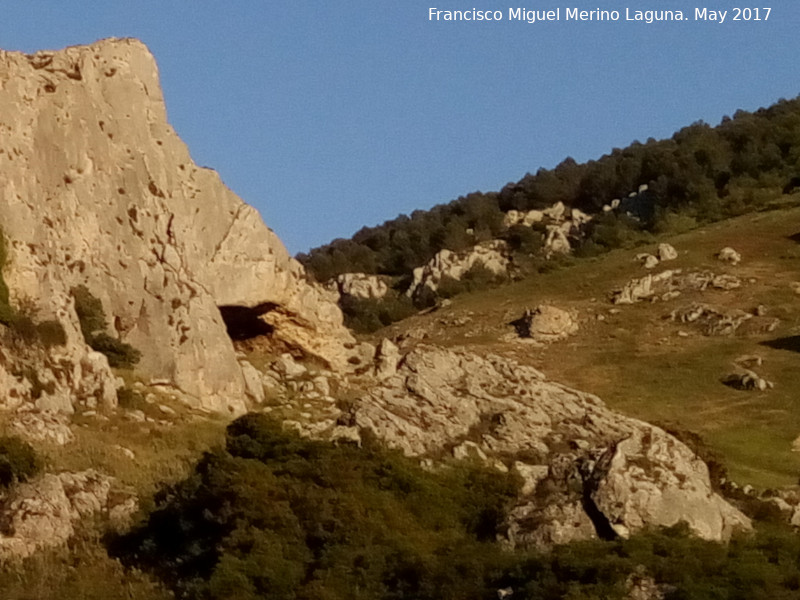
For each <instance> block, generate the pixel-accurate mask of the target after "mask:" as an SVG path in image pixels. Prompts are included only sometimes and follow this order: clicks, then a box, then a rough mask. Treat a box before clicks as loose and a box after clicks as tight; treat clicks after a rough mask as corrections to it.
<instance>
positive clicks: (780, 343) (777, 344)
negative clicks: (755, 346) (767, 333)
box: [759, 335, 800, 352]
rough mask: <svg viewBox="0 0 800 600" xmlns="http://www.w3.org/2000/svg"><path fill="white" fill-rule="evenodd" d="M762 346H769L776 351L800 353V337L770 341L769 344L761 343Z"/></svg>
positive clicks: (792, 336) (794, 336) (791, 336)
mask: <svg viewBox="0 0 800 600" xmlns="http://www.w3.org/2000/svg"><path fill="white" fill-rule="evenodd" d="M759 345H761V346H767V347H768V348H773V349H775V350H789V351H791V352H800V335H790V336H787V337H782V338H777V339H774V340H769V341H767V342H760V344H759Z"/></svg>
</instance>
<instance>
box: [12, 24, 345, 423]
mask: <svg viewBox="0 0 800 600" xmlns="http://www.w3.org/2000/svg"><path fill="white" fill-rule="evenodd" d="M0 131H1V132H2V136H1V137H0V140H2V141H0V206H2V217H1V218H0V226H1V227H2V229H3V232H4V234H5V238H6V240H7V246H8V261H7V264H6V265H5V268H4V271H3V272H4V275H5V279H6V281H7V283H8V286H9V288H10V290H11V296H12V302H13V303H14V304H15V305H17V306H19V305H21V304H23V303H27V304H28V305H32V308H33V309H35V311H36V314H37V315H38V317H39V318H41V319H56V320H58V321H59V322H60V323H62V325H63V326H64V328H65V330H66V333H67V338H68V343H67V345H66V346H65V347H64V349H63V353H64V354H65V359H66V360H67V362H69V363H70V364H71V365H83V364H84V363H86V365H87V368H88V367H91V368H97V369H101V370H104V371H105V372H106V373H108V366H107V365H105V366H104V365H101V364H89V363H92V362H93V361H94V363H97V362H98V361H95V359H94V358H92V355H91V354H90V353H89V350H88V348H87V346H86V344H85V343H84V341H83V338H82V335H81V333H80V329H79V327H78V325H77V319H76V314H75V309H74V303H73V300H72V298H71V295H70V289H71V288H73V287H74V286H78V285H85V286H86V287H87V288H88V289H89V290H90V292H91V293H92V294H93V295H95V296H96V297H98V298H99V299H100V300H101V301H102V304H103V307H104V309H105V313H106V315H107V318H108V323H107V332H108V333H109V334H110V335H112V336H113V337H116V338H119V339H120V340H122V341H124V342H126V343H129V344H131V345H133V346H134V347H135V348H137V349H139V350H140V351H141V352H142V359H141V362H140V363H139V365H138V368H139V369H140V371H141V372H142V373H144V374H145V375H146V376H149V377H153V378H159V379H164V380H167V381H169V382H170V383H171V384H172V385H173V386H175V387H176V388H179V389H180V390H181V391H182V392H184V393H185V394H186V395H187V396H188V397H191V398H194V402H196V403H197V404H198V405H200V406H203V407H205V408H210V409H214V410H218V411H225V412H227V411H228V410H231V411H233V412H240V411H242V410H243V409H244V397H245V380H244V377H243V375H242V371H241V368H240V366H239V364H238V362H237V360H236V357H235V353H234V350H233V346H232V343H231V340H230V339H229V334H228V331H227V329H228V328H229V327H230V323H228V324H227V327H226V323H225V322H224V321H223V317H222V315H221V314H220V310H219V307H223V308H224V307H233V308H236V309H238V310H239V311H240V313H239V314H242V312H244V313H247V311H250V312H249V313H248V314H247V316H249V317H250V318H252V319H253V320H257V321H259V322H261V323H262V324H263V326H264V332H265V333H269V334H270V335H272V336H274V337H275V338H276V339H278V340H280V342H281V343H284V344H286V345H288V346H291V347H293V348H296V349H298V350H299V351H302V352H303V353H306V354H309V355H313V356H315V357H317V358H319V359H321V360H322V361H324V362H325V363H327V364H329V365H330V366H331V367H333V368H344V367H345V366H346V360H347V352H346V351H345V349H344V348H343V342H347V341H350V340H351V338H350V336H349V334H348V333H347V331H346V330H345V329H344V328H343V327H342V324H341V313H340V311H339V309H338V307H337V306H336V305H335V303H334V302H331V301H330V299H329V297H328V294H327V293H326V292H324V291H323V290H322V289H321V288H317V287H314V286H312V285H309V284H308V283H307V281H306V278H305V274H304V271H303V268H302V267H301V266H300V264H299V263H297V262H296V261H295V260H293V259H292V258H291V257H290V256H289V255H288V253H287V251H286V249H285V248H284V247H283V245H282V244H281V242H280V241H279V240H278V238H277V237H276V236H275V234H274V233H273V232H272V231H271V230H270V229H269V228H267V227H266V226H265V225H264V223H263V222H262V220H261V218H260V216H259V215H258V213H257V212H256V210H255V209H253V208H252V207H250V206H248V205H246V204H244V203H243V202H242V201H241V200H240V199H239V198H238V197H236V196H235V195H234V194H233V193H232V192H231V191H230V190H228V189H227V188H226V187H225V186H224V185H223V184H222V182H221V180H220V178H219V176H218V175H217V174H216V173H215V172H214V171H211V170H209V169H205V168H199V167H197V166H196V165H195V164H194V162H193V161H192V159H191V157H190V156H189V152H188V150H187V148H186V146H185V145H184V144H183V142H181V140H180V139H179V138H178V136H177V135H176V134H175V132H174V130H173V129H172V128H171V127H170V126H169V124H168V123H167V118H166V111H165V107H164V100H163V98H162V95H161V90H160V86H159V81H158V72H157V68H156V65H155V61H154V60H153V57H152V56H151V55H150V53H149V52H148V50H147V48H146V47H145V46H144V45H143V44H142V43H140V42H138V41H135V40H130V39H124V40H105V41H101V42H98V43H96V44H92V45H90V46H76V47H71V48H67V49H65V50H61V51H58V52H39V53H37V54H35V55H24V54H21V53H16V52H0ZM1 379H2V373H0V380H1ZM79 385H80V384H79V382H73V384H72V387H73V388H75V387H78V386H79ZM62 408H63V407H62Z"/></svg>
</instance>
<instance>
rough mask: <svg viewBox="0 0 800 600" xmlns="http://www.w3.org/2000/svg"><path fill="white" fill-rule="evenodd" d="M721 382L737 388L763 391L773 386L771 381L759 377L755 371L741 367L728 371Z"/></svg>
mask: <svg viewBox="0 0 800 600" xmlns="http://www.w3.org/2000/svg"><path fill="white" fill-rule="evenodd" d="M722 383H724V384H725V385H727V386H729V387H732V388H735V389H737V390H754V391H759V392H765V391H767V390H771V389H772V388H774V387H775V384H774V383H772V382H771V381H769V380H767V379H765V378H763V377H761V376H760V375H759V374H758V373H756V372H755V371H752V370H750V369H743V370H740V371H736V372H734V373H730V374H729V375H726V376H725V377H724V378H723V379H722Z"/></svg>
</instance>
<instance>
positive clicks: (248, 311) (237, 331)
mask: <svg viewBox="0 0 800 600" xmlns="http://www.w3.org/2000/svg"><path fill="white" fill-rule="evenodd" d="M274 308H275V305H274V304H270V303H266V304H259V305H258V306H254V307H252V308H250V307H247V306H220V307H219V312H220V314H221V315H222V320H223V321H224V322H225V327H226V328H227V329H228V335H229V336H230V338H231V339H232V340H233V341H235V342H239V341H243V340H249V339H252V338H256V337H260V336H268V335H271V334H272V332H273V331H274V328H273V327H272V326H271V325H269V324H267V323H265V322H264V320H263V319H261V318H260V317H261V315H264V314H266V313H268V312H269V311H271V310H272V309H274Z"/></svg>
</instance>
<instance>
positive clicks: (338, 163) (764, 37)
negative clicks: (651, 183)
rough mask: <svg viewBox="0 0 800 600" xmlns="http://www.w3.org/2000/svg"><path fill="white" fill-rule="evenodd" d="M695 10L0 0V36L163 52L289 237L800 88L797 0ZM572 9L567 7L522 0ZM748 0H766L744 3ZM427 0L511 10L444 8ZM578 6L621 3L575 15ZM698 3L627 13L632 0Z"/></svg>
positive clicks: (205, 160)
mask: <svg viewBox="0 0 800 600" xmlns="http://www.w3.org/2000/svg"><path fill="white" fill-rule="evenodd" d="M737 5H738V6H742V4H737V3H735V2H732V1H730V0H719V2H718V3H717V4H715V5H707V6H708V7H709V8H714V9H720V10H727V11H728V16H727V19H726V22H724V23H722V24H720V23H714V22H697V21H694V8H695V6H698V7H703V6H704V5H703V4H694V3H692V2H687V1H685V0H674V1H670V0H662V1H660V2H642V1H639V0H629V2H620V1H618V0H607V1H604V0H596V1H595V2H593V3H587V2H575V3H562V2H557V1H555V0H553V1H547V0H527V2H526V3H521V2H516V1H512V0H487V1H486V2H483V1H480V2H477V1H476V3H467V2H464V1H461V0H451V1H450V2H449V3H447V2H444V0H439V1H434V0H429V1H428V2H425V3H423V2H420V1H417V0H407V1H405V2H398V1H392V2H389V1H387V0H352V1H349V2H322V1H319V0H318V1H315V2H311V1H305V0H294V1H286V2H277V1H276V2H272V1H269V0H259V1H252V0H233V1H227V2H219V1H216V0H196V1H188V0H182V1H177V0H175V1H171V0H138V1H136V2H131V1H130V0H129V1H127V2H118V1H116V0H104V1H94V0H91V1H89V0H86V1H80V2H69V1H67V0H48V1H44V0H40V1H37V0H27V1H25V2H18V1H9V2H4V3H3V14H2V17H0V47H2V48H4V49H6V50H22V51H27V52H32V51H35V50H37V49H44V48H48V49H55V48H60V47H63V46H67V45H74V44H82V43H89V42H93V41H95V40H97V39H100V38H104V37H110V36H116V37H126V36H131V37H137V38H139V39H141V40H143V41H144V42H145V43H146V44H147V45H148V46H149V47H150V49H151V50H152V52H153V53H154V54H155V56H156V59H157V61H158V64H159V68H160V72H161V81H162V86H163V88H164V94H165V98H166V102H167V110H168V114H169V119H170V122H171V123H172V124H173V126H174V127H175V129H176V130H177V131H178V133H179V135H180V136H181V137H182V138H183V139H184V141H186V142H187V144H188V145H189V148H190V150H191V152H192V156H193V157H194V159H195V161H196V162H197V163H198V164H200V165H204V166H209V167H213V168H214V169H216V170H217V171H218V172H219V173H220V175H221V176H222V178H223V180H224V181H225V182H226V183H227V184H228V186H230V187H231V188H232V189H233V190H234V191H235V192H236V193H238V194H239V195H240V196H241V197H242V198H243V199H244V200H245V201H247V202H248V203H250V204H252V205H254V206H255V207H256V208H258V209H259V210H260V211H261V214H262V215H263V217H264V220H265V221H266V222H267V224H268V225H270V226H271V227H272V228H273V229H274V230H275V231H276V232H277V233H278V235H279V236H280V237H281V238H282V239H283V241H284V243H286V245H287V246H288V248H289V250H290V251H291V252H293V253H294V252H298V251H304V250H306V249H308V248H310V247H312V246H316V245H319V244H322V243H325V242H327V241H330V240H331V239H333V238H335V237H349V236H350V235H352V234H353V233H354V232H355V231H357V230H358V229H359V228H360V227H361V226H363V225H375V224H378V223H381V222H383V221H384V220H387V219H391V218H394V217H395V216H397V215H398V214H399V213H409V212H411V211H412V210H415V209H418V208H429V207H430V206H432V205H434V204H438V203H441V202H447V201H450V200H452V199H454V198H456V197H458V196H460V195H464V194H467V193H469V192H471V191H475V190H482V191H491V190H498V189H500V188H501V187H502V186H503V185H505V184H506V183H507V182H509V181H516V180H518V179H520V178H521V177H522V176H523V175H525V173H526V172H529V171H530V172H535V171H536V170H537V169H538V168H539V167H540V166H544V167H553V166H555V165H556V164H557V163H558V162H560V161H561V160H562V159H563V158H565V157H566V156H572V157H574V158H575V159H576V160H578V161H584V160H588V159H591V158H597V157H599V156H600V155H602V154H604V153H606V152H608V151H609V150H611V149H612V148H614V147H623V146H626V145H627V144H629V143H630V142H631V141H633V140H636V139H638V140H641V141H645V140H646V139H647V138H648V137H655V138H661V137H668V136H670V135H671V134H672V133H673V132H674V131H675V130H676V129H678V128H680V127H681V126H684V125H687V124H690V123H692V122H694V121H696V120H699V119H702V120H705V121H707V122H709V123H712V124H716V123H718V122H719V120H720V118H721V117H722V116H723V115H730V114H732V113H733V112H734V111H735V110H736V109H738V108H744V109H747V110H754V109H757V108H759V107H761V106H767V105H769V104H771V103H773V102H774V101H776V100H777V99H779V98H781V97H783V98H793V97H795V96H797V95H798V94H799V93H800V34H798V31H800V2H797V0H773V1H772V2H771V3H770V2H768V1H766V0H765V1H763V2H762V3H761V6H771V7H772V13H771V15H770V18H769V20H768V21H766V22H764V21H761V22H754V21H750V22H733V21H732V18H733V15H732V13H731V10H732V8H733V7H734V6H737ZM518 6H522V7H525V8H526V9H550V8H553V9H554V8H557V7H561V11H562V12H561V18H562V20H561V21H559V22H550V23H537V24H528V23H524V22H510V21H509V20H508V12H509V8H516V7H518ZM751 6H755V5H751ZM430 7H438V8H439V9H450V10H464V9H472V8H473V7H474V8H477V9H479V10H500V11H502V12H503V13H504V19H503V21H500V22H480V23H469V22H444V21H440V22H431V21H429V20H428V13H429V8H430ZM566 7H580V8H582V9H586V10H591V9H595V8H598V7H599V8H602V9H607V10H615V9H616V10H620V11H622V13H623V14H622V15H621V20H620V21H618V22H585V23H579V22H566V21H565V20H564V17H565V14H564V10H565V8H566ZM625 7H629V8H630V9H631V11H633V10H636V9H640V10H646V9H657V10H667V9H672V10H678V9H681V10H684V11H685V12H686V14H687V16H688V17H690V19H691V20H689V21H684V22H677V23H676V22H672V23H653V24H651V25H647V24H644V23H636V22H626V21H624V18H625V16H624V9H625Z"/></svg>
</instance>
